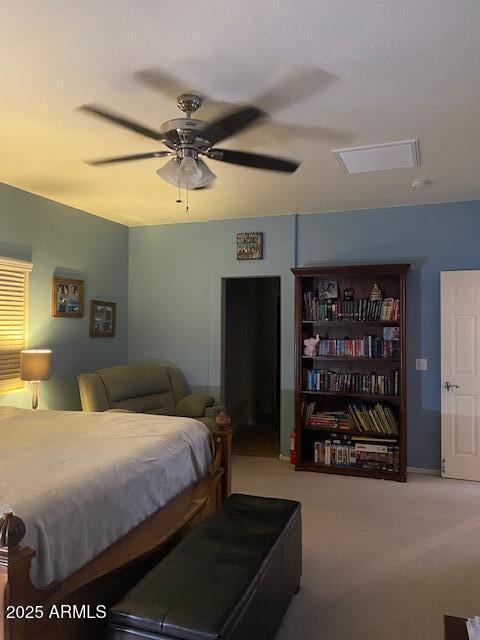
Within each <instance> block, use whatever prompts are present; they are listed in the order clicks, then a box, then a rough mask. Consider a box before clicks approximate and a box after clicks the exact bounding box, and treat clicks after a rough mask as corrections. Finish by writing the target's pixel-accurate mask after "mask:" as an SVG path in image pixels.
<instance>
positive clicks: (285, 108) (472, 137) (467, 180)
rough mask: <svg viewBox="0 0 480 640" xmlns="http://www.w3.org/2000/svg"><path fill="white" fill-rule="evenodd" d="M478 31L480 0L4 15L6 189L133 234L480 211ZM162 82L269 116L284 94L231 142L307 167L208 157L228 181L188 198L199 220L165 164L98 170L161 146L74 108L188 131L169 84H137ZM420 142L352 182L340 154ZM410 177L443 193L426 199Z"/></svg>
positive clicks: (29, 7) (80, 0) (124, 5)
mask: <svg viewBox="0 0 480 640" xmlns="http://www.w3.org/2000/svg"><path fill="white" fill-rule="evenodd" d="M479 31H480V3H479V2H478V0H457V2H452V0H422V1H421V2H419V1H418V0H403V1H402V2H399V1H398V0H379V1H373V0H363V1H362V2H358V0H294V1H293V0H292V1H290V0H263V1H262V2H258V0H235V1H230V0H222V1H219V2H214V1H209V0H201V1H198V0H190V1H189V2H184V1H182V0H163V1H161V0H149V1H147V0H130V1H127V0H102V1H101V2H99V1H98V0H62V1H61V2H59V1H58V0H42V1H41V2H40V1H39V0H32V1H25V0H18V1H16V2H10V3H7V2H6V1H4V2H3V3H2V19H1V22H0V42H1V45H0V46H1V56H0V69H1V76H0V77H1V82H2V99H1V101H0V143H1V155H0V180H2V181H3V182H6V183H8V184H12V185H14V186H17V187H20V188H22V189H25V190H28V191H32V192H34V193H38V194H40V195H43V196H45V197H47V198H51V199H53V200H56V201H59V202H63V203H66V204H69V205H71V206H74V207H78V208H80V209H84V210H85V211H89V212H91V213H94V214H97V215H100V216H103V217H106V218H109V219H111V220H117V221H119V222H123V223H125V224H128V225H139V224H154V223H162V222H183V221H186V220H206V219H212V218H232V217H244V216H256V215H269V214H282V213H291V212H294V213H295V212H296V213H304V212H315V211H331V210H341V209H356V208H365V207H378V206H385V205H400V204H410V203H414V202H438V201H451V200H469V199H475V198H480V162H479V161H478V153H479V149H480V110H479V105H480V81H479V70H480V38H479V37H478V33H479ZM151 68H157V69H161V70H163V71H168V72H169V73H170V74H171V75H172V76H175V77H176V78H178V79H179V80H180V81H181V82H180V84H183V85H184V86H185V87H191V88H200V89H201V90H203V91H204V92H206V93H208V94H209V95H210V96H212V97H214V98H215V99H217V100H219V101H223V102H240V101H241V102H248V101H250V100H253V99H254V98H255V97H258V96H261V95H262V94H263V98H260V97H258V99H259V100H261V99H263V100H264V104H269V106H273V105H272V99H271V96H270V97H269V96H268V95H267V96H265V94H264V93H263V92H264V90H265V89H266V88H267V87H270V86H275V87H278V86H283V94H282V99H281V100H278V102H276V106H277V107H278V108H277V110H276V113H275V115H274V122H272V123H271V124H267V125H264V126H262V127H258V128H257V129H255V130H251V131H249V132H246V133H245V134H242V135H238V136H237V137H236V138H231V139H229V140H228V142H227V141H225V142H223V143H222V145H221V146H224V147H229V148H233V149H240V150H245V151H257V152H265V153H268V154H271V155H284V156H287V157H290V158H294V159H299V160H302V161H303V164H302V166H301V167H300V169H299V170H298V171H297V172H296V173H295V174H294V175H292V176H288V175H287V176H286V175H278V174H273V173H269V172H262V171H255V170H252V169H245V168H241V167H235V166H233V165H225V164H222V163H219V162H213V161H208V164H209V165H210V168H211V169H212V170H213V171H214V172H215V173H216V174H217V176H218V179H217V181H216V183H215V187H214V188H212V189H209V190H203V191H200V192H196V193H193V194H191V197H190V214H189V216H188V218H187V217H186V215H185V211H184V209H183V208H182V207H181V205H178V204H176V203H175V199H176V196H177V193H176V190H175V188H173V187H171V186H169V185H168V184H166V183H164V182H163V181H162V180H161V179H160V178H158V177H157V176H156V175H155V169H156V168H157V167H158V166H160V165H161V164H162V163H164V162H165V160H159V159H153V160H143V161H140V162H136V163H129V164H124V165H113V166H109V167H102V168H96V167H91V166H88V165H86V164H85V163H84V162H83V160H85V159H91V158H97V157H103V156H108V155H121V154H126V153H141V152H144V151H151V150H155V149H156V148H158V144H156V143H155V142H154V141H150V140H148V139H147V138H143V137H141V136H139V135H137V134H134V133H132V132H130V131H127V130H123V129H120V128H118V127H114V126H113V125H109V124H107V123H103V122H101V121H99V120H96V119H94V118H91V117H89V116H87V115H85V114H83V113H79V112H78V111H75V108H76V107H78V106H79V105H81V104H84V103H89V102H98V103H101V104H102V105H105V106H108V107H111V108H114V109H116V110H117V111H120V112H122V113H125V114H128V115H129V116H130V117H132V118H135V119H137V120H141V121H143V122H145V123H146V124H148V125H150V126H152V127H158V126H160V124H161V123H162V122H164V121H165V120H167V119H169V118H172V117H177V116H178V115H179V114H180V112H179V111H178V110H177V109H176V106H175V101H174V93H175V91H174V88H172V87H170V86H167V85H166V84H165V86H162V87H161V91H160V90H158V89H157V90H155V89H154V88H152V87H151V86H150V87H149V86H147V85H146V84H145V83H142V82H140V80H139V78H138V75H136V72H138V71H141V70H144V69H151ZM296 94H298V97H299V98H302V99H300V100H299V101H297V102H296V103H295V101H294V100H293V98H294V97H295V95H296ZM269 100H270V102H269ZM214 106H215V105H214ZM215 111H218V106H217V108H216V109H215V108H214V107H212V106H207V107H206V108H205V111H204V112H203V115H204V117H211V116H212V115H213V113H214V112H215ZM198 116H199V117H201V116H202V111H199V112H198ZM414 137H418V138H419V139H420V145H421V156H422V166H421V167H419V168H415V169H402V170H398V171H388V172H380V173H376V174H359V175H354V176H345V175H344V174H343V173H342V171H341V170H340V168H339V166H338V164H337V162H336V161H335V159H334V157H333V156H332V154H331V152H330V151H331V149H333V148H336V147H343V146H357V145H365V144H374V143H382V142H389V141H394V140H400V139H404V138H414ZM160 148H161V146H160ZM415 178H421V179H428V180H432V181H433V184H431V186H429V187H428V188H426V189H423V190H413V189H411V187H410V184H411V182H412V180H414V179H415Z"/></svg>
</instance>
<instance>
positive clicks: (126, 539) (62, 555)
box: [0, 407, 231, 640]
mask: <svg viewBox="0 0 480 640" xmlns="http://www.w3.org/2000/svg"><path fill="white" fill-rule="evenodd" d="M219 426H220V428H219V430H218V431H217V432H215V433H214V434H213V438H212V434H211V432H210V431H209V430H208V429H207V428H206V427H205V426H204V425H203V424H201V423H200V422H198V421H197V420H194V419H191V418H178V417H170V416H147V415H145V414H136V413H85V412H74V411H72V412H56V411H33V410H28V409H17V408H13V407H0V516H1V515H2V514H6V515H4V517H3V518H2V520H1V521H0V522H1V524H0V605H1V607H2V609H3V610H5V611H7V608H8V607H25V606H27V607H28V606H29V605H30V606H31V607H32V609H31V610H28V611H27V610H24V609H21V608H18V609H17V610H14V609H13V610H12V609H11V608H10V609H8V612H12V611H13V612H14V614H16V615H15V616H14V617H12V618H11V619H6V620H4V622H3V625H2V623H0V640H24V639H25V638H28V639H29V640H37V638H38V639H43V638H48V639H49V640H50V639H52V640H53V639H55V638H72V639H73V638H79V637H82V633H83V631H82V627H83V626H84V624H85V623H86V621H85V619H83V620H78V619H71V617H70V614H71V610H70V609H68V608H66V609H64V610H63V611H64V612H67V614H66V615H65V616H64V617H63V619H56V618H52V617H50V613H51V612H52V611H53V612H54V613H56V612H57V610H58V606H59V605H61V604H64V605H69V604H70V605H73V604H76V605H77V606H80V605H82V604H85V605H90V606H91V607H92V609H91V610H90V609H88V610H86V609H83V610H82V616H85V615H86V613H88V614H89V615H94V616H95V613H96V609H95V607H96V606H97V605H98V604H104V605H106V606H108V605H109V604H110V602H111V601H112V600H114V599H116V598H117V597H118V596H119V595H121V594H122V593H123V591H124V590H125V589H127V588H128V586H130V584H131V583H132V581H134V580H136V579H138V578H139V577H140V576H141V575H142V574H143V573H144V572H145V571H147V570H148V569H149V568H150V566H151V565H152V563H153V562H154V561H155V560H156V558H157V557H158V556H159V555H161V554H162V553H165V552H166V551H167V550H168V548H169V545H172V544H174V543H175V542H176V541H177V540H178V539H180V538H181V537H182V536H183V535H185V534H186V533H187V532H188V530H189V529H190V528H192V527H193V526H195V525H196V524H197V523H198V522H200V521H201V520H202V519H203V518H204V517H205V516H206V515H208V514H209V513H210V512H211V511H212V510H214V509H215V508H216V507H217V506H218V505H219V504H220V503H221V502H222V501H223V500H224V499H225V498H226V497H227V495H228V493H229V487H230V468H229V466H230V455H231V453H230V452H231V435H230V432H229V431H228V429H226V428H221V427H222V426H223V427H224V426H225V425H222V424H221V420H220V425H219ZM54 605H55V606H54ZM35 606H36V607H37V609H35V608H34V607H35ZM27 613H31V617H25V616H26V614H27ZM18 614H20V615H18ZM35 616H36V617H35ZM87 622H88V637H89V638H94V637H95V633H97V632H98V637H102V633H103V624H104V621H103V622H102V618H99V619H98V620H97V619H94V620H93V621H92V620H88V621H87Z"/></svg>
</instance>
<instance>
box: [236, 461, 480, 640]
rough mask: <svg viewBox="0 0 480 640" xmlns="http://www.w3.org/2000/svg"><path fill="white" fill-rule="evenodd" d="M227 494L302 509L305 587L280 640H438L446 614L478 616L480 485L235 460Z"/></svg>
mask: <svg viewBox="0 0 480 640" xmlns="http://www.w3.org/2000/svg"><path fill="white" fill-rule="evenodd" d="M233 490H234V491H236V492H241V493H242V492H243V493H251V494H257V495H265V496H274V497H284V498H291V499H295V500H299V501H300V502H301V503H302V512H303V552H304V558H303V578H302V586H301V589H300V592H299V593H298V595H297V596H295V598H294V600H293V602H292V604H291V606H290V609H289V611H288V613H287V616H286V618H285V620H284V622H283V625H282V627H281V629H280V631H279V634H278V637H277V640H292V639H296V638H298V639H301V640H313V639H315V640H442V639H443V614H444V613H451V614H453V615H459V616H472V615H474V614H477V615H478V614H480V483H474V482H462V481H457V480H443V479H441V478H439V477H435V476H427V475H420V474H410V475H409V481H408V483H407V484H400V483H396V482H385V481H381V480H368V479H363V478H348V477H340V476H329V475H326V474H314V473H307V472H295V471H293V469H292V468H291V466H290V465H289V464H288V463H286V462H279V461H278V460H274V459H272V458H253V457H252V458H250V457H243V456H242V457H240V456H236V457H235V459H234V467H233Z"/></svg>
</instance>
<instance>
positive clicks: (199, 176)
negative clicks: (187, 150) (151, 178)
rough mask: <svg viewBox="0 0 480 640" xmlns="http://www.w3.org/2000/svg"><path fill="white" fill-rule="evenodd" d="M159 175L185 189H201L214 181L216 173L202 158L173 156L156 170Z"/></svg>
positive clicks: (175, 185)
mask: <svg viewBox="0 0 480 640" xmlns="http://www.w3.org/2000/svg"><path fill="white" fill-rule="evenodd" d="M155 173H156V174H157V176H159V177H160V178H162V179H163V180H165V181H166V182H168V183H169V184H171V185H173V186H174V187H178V186H180V187H183V188H185V189H200V188H201V187H206V186H207V185H208V184H210V183H211V182H213V181H214V180H215V178H216V175H215V174H214V173H212V171H210V169H209V168H208V167H207V165H206V164H205V163H204V162H203V161H202V160H195V158H192V157H190V156H186V157H185V158H182V160H181V161H179V160H178V158H172V159H171V160H169V161H168V162H167V163H166V164H164V165H163V167H160V168H159V169H157V170H156V172H155Z"/></svg>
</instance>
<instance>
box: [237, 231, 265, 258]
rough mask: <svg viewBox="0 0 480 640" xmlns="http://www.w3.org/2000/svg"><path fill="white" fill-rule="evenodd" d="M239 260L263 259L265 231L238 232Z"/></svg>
mask: <svg viewBox="0 0 480 640" xmlns="http://www.w3.org/2000/svg"><path fill="white" fill-rule="evenodd" d="M237 260H263V233H262V232H255V233H237Z"/></svg>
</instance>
